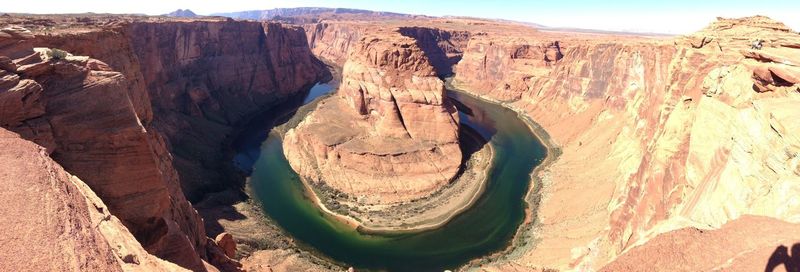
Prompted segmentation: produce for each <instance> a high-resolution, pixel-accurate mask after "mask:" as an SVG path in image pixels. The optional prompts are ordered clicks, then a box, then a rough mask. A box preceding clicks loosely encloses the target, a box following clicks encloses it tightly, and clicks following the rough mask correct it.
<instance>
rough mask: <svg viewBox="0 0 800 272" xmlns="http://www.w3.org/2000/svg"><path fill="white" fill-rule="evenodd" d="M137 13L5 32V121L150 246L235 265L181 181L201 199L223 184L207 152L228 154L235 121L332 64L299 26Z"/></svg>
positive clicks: (177, 257) (0, 74) (1, 54)
mask: <svg viewBox="0 0 800 272" xmlns="http://www.w3.org/2000/svg"><path fill="white" fill-rule="evenodd" d="M139 20H140V19H136V20H134V21H133V22H126V21H122V20H116V19H112V21H111V22H109V23H106V24H104V25H105V26H106V27H97V28H91V27H90V28H88V29H86V28H85V27H82V28H80V30H78V31H75V32H70V30H69V28H65V29H58V30H59V31H61V32H57V33H56V34H55V35H35V36H34V35H28V36H20V35H16V36H10V35H9V36H10V37H5V36H3V37H0V105H2V106H3V107H2V110H0V125H2V126H3V127H5V128H8V129H10V130H13V131H16V132H18V133H19V134H21V135H22V136H23V137H24V138H26V139H30V140H32V141H34V142H36V143H37V144H39V145H41V146H44V147H46V148H47V151H48V152H49V153H52V155H51V156H52V157H53V158H54V159H55V160H56V161H57V162H58V163H59V164H61V165H62V166H64V168H66V169H67V170H68V171H70V173H72V174H74V175H76V176H78V177H80V178H81V179H82V180H84V181H86V183H87V184H88V185H89V187H91V188H92V190H93V191H94V192H96V193H97V194H98V195H99V196H100V198H101V199H103V201H104V202H105V203H106V204H107V205H108V206H109V210H110V212H111V213H112V214H114V215H115V216H117V217H119V218H120V220H121V221H122V222H123V223H124V224H125V226H126V227H128V228H129V229H130V230H131V233H133V234H134V236H135V237H136V238H137V240H138V241H139V242H141V244H142V246H144V248H145V249H147V250H148V251H149V252H151V253H153V254H155V255H157V256H159V257H162V258H164V259H167V260H169V261H172V262H174V263H176V264H178V265H180V266H182V267H185V268H189V269H192V270H196V271H205V270H207V269H212V270H213V269H214V268H213V267H212V268H209V267H208V264H207V263H206V262H211V263H212V264H213V265H215V266H218V267H220V268H223V269H228V268H229V269H237V268H236V267H237V265H238V264H237V263H235V262H231V261H230V259H229V258H228V257H226V256H225V254H224V252H223V251H222V249H220V248H218V247H217V246H216V244H215V243H214V242H213V240H210V239H209V238H207V237H206V233H205V230H204V228H203V222H202V220H201V219H200V217H199V216H198V215H197V212H196V211H195V210H194V209H193V208H192V206H191V204H190V203H189V202H188V201H187V200H186V198H185V197H184V192H183V190H182V189H181V187H182V185H183V187H184V188H188V190H187V191H189V192H190V193H191V194H190V195H191V196H194V197H196V198H199V197H201V196H202V192H203V191H204V190H209V188H211V189H213V188H216V187H215V186H217V187H220V186H225V185H224V183H223V182H224V181H225V180H221V179H219V178H218V176H215V175H218V174H219V172H215V171H218V170H219V169H218V168H216V167H215V165H214V164H209V163H207V162H208V161H205V160H209V161H213V162H214V163H216V164H221V163H222V159H221V158H219V156H221V155H219V154H221V153H222V152H221V151H220V149H221V146H222V142H223V140H224V138H225V137H226V135H228V133H230V131H231V130H232V128H231V127H232V126H233V125H234V124H236V122H239V121H241V120H242V119H243V118H246V117H247V116H248V115H250V114H253V113H255V112H258V111H259V110H262V109H263V107H269V106H270V105H273V104H275V103H278V102H279V101H280V100H281V99H283V98H285V97H287V96H289V95H291V94H294V93H297V92H299V91H301V90H302V89H303V86H306V85H311V84H313V83H314V82H316V81H317V80H318V79H319V78H321V77H322V76H323V75H324V73H323V72H324V67H323V66H322V65H320V63H319V62H318V61H316V59H314V57H313V56H312V55H311V54H310V52H309V51H308V48H307V47H306V46H307V45H306V41H305V37H304V35H303V31H302V30H301V29H299V28H290V27H283V26H281V25H278V24H265V25H262V24H261V23H255V22H247V23H246V22H227V21H225V22H223V21H213V20H207V21H193V22H171V21H170V22H151V21H147V20H144V19H141V20H142V21H139ZM23 21H24V20H23ZM38 22H39V20H32V21H31V22H29V24H31V25H33V26H37V24H38ZM16 32H20V31H16ZM16 32H15V33H16ZM34 33H35V32H34ZM229 40H237V41H247V43H242V44H240V43H238V42H237V43H229V42H226V41H229ZM38 47H46V48H45V49H44V50H45V51H41V50H38V49H37V50H35V49H34V48H38ZM56 47H57V48H60V49H63V50H64V51H63V53H62V51H61V50H59V51H55V50H52V49H49V48H56ZM46 50H50V51H46ZM48 52H50V53H48ZM52 52H58V53H57V54H52ZM69 53H72V54H75V55H84V56H87V55H88V56H92V58H89V57H77V56H72V54H69ZM62 55H63V56H62ZM207 154H214V155H213V156H206V155H207ZM173 155H174V156H173ZM214 156H216V157H214ZM176 168H177V169H178V170H179V171H180V173H183V174H181V175H180V177H179V175H178V173H179V172H178V171H176V170H175V169H176ZM204 173H213V174H214V175H212V174H209V175H203V174H204ZM220 183H223V184H222V185H221V184H220ZM215 262H218V263H215Z"/></svg>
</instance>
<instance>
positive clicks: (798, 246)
mask: <svg viewBox="0 0 800 272" xmlns="http://www.w3.org/2000/svg"><path fill="white" fill-rule="evenodd" d="M789 254H790V252H789V248H788V247H786V246H784V245H780V246H778V247H777V248H775V251H773V252H772V255H771V256H769V261H767V267H766V268H765V269H764V271H765V272H772V271H782V270H776V269H777V268H778V267H780V265H783V266H784V268H786V271H788V272H800V243H795V244H794V245H792V248H791V255H789Z"/></svg>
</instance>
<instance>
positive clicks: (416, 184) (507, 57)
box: [0, 10, 800, 271]
mask: <svg viewBox="0 0 800 272" xmlns="http://www.w3.org/2000/svg"><path fill="white" fill-rule="evenodd" d="M341 12H343V13H346V14H348V15H342V14H337V12H336V11H335V10H334V11H331V10H324V11H323V13H326V14H322V15H319V16H316V15H315V13H314V12H306V11H294V12H289V13H280V14H274V15H280V16H289V17H291V16H296V17H297V18H298V19H296V20H289V21H292V22H293V23H297V24H298V25H289V24H281V23H275V22H255V21H237V20H232V19H227V18H219V17H199V18H191V19H183V18H166V17H140V16H121V15H120V16H117V15H91V16H89V15H87V16H82V15H77V16H33V15H13V16H6V17H0V22H2V25H9V26H8V27H3V28H1V29H0V126H2V128H0V144H2V145H1V146H2V148H3V150H4V152H3V153H2V154H0V156H2V160H0V161H2V163H3V164H4V166H5V167H3V170H2V171H0V173H2V174H0V176H2V177H3V179H4V184H3V186H4V187H5V188H3V189H4V190H3V191H4V193H3V194H2V195H0V196H2V199H3V200H5V201H7V202H15V203H21V204H20V207H4V208H3V209H4V212H3V214H5V215H8V217H9V218H13V219H14V220H10V221H6V222H5V223H4V224H5V225H7V227H6V228H5V229H6V231H5V232H4V233H3V234H2V235H0V240H1V241H8V242H9V244H10V245H11V246H12V247H13V248H15V249H24V250H25V251H22V252H24V253H25V254H18V253H17V252H9V251H3V252H2V254H0V260H2V263H3V265H5V264H13V265H15V266H9V267H10V268H9V269H12V268H19V269H21V270H25V268H24V267H21V266H22V265H23V264H25V262H26V260H27V259H24V258H23V256H36V258H33V259H35V260H36V262H35V263H33V265H34V266H38V267H39V268H42V269H44V270H48V269H47V268H50V270H73V271H79V270H86V269H96V270H104V271H106V270H115V271H116V270H128V271H153V270H162V271H180V270H183V269H189V270H194V271H216V270H222V271H237V270H241V269H243V268H245V269H247V270H249V271H273V270H276V271H306V270H336V269H339V268H337V267H335V266H334V265H331V264H330V263H328V262H327V261H324V260H323V261H320V260H317V259H314V258H309V257H307V255H306V254H304V253H303V252H305V249H303V250H300V249H298V246H297V245H290V246H288V247H286V248H272V249H267V250H251V251H250V252H248V253H247V255H241V254H239V255H238V256H237V253H236V251H237V250H236V249H237V248H239V249H242V248H243V247H244V246H245V245H243V244H242V243H236V242H232V240H238V241H237V242H240V241H242V240H243V238H242V237H237V235H238V234H239V233H243V234H242V235H245V234H244V233H246V232H247V231H242V229H237V228H241V226H242V225H243V224H251V223H252V224H254V225H258V226H260V227H258V228H266V227H263V225H268V226H271V227H273V228H278V227H279V226H278V227H276V226H274V225H270V224H274V223H271V222H270V221H269V220H267V219H265V220H261V221H258V223H254V222H255V221H256V219H254V218H256V217H257V216H256V215H253V214H254V213H258V212H260V210H259V209H257V208H254V207H252V206H248V207H249V208H248V207H246V208H242V205H245V206H246V205H250V204H247V202H240V204H236V205H239V206H236V207H237V209H239V211H240V213H241V214H246V215H247V216H242V217H244V218H222V219H220V218H205V219H203V218H201V216H200V215H199V214H198V212H197V211H196V210H195V207H194V206H193V203H194V204H197V203H201V202H205V201H204V200H208V199H209V198H210V195H213V194H214V193H218V192H234V194H236V195H237V197H236V198H237V201H241V199H238V197H240V196H241V195H244V194H247V190H246V188H247V185H246V184H244V179H241V178H240V177H236V175H234V174H232V173H233V172H232V170H231V169H230V168H231V166H230V162H229V161H230V160H229V158H228V155H229V154H228V153H229V152H228V151H227V150H226V146H227V145H229V144H230V143H229V142H230V138H231V137H233V136H235V134H236V133H237V130H239V129H241V127H242V126H243V125H242V124H243V123H245V122H247V121H248V120H249V119H251V118H253V117H254V116H255V115H257V114H259V113H260V112H263V111H264V110H266V109H269V108H272V107H275V106H276V105H280V104H281V103H282V102H284V101H285V100H286V99H288V98H289V97H292V96H294V95H298V94H302V93H303V92H304V91H306V90H308V88H310V87H311V86H312V85H313V84H315V83H317V82H319V81H326V80H328V79H330V78H331V77H332V75H331V73H330V72H329V70H328V69H329V67H326V63H327V64H328V65H330V66H334V67H340V68H341V84H340V85H339V88H338V90H337V91H336V93H335V94H333V95H331V96H330V97H327V98H324V100H322V101H320V102H319V103H318V104H316V106H315V108H314V110H313V111H311V112H310V113H309V114H308V115H307V116H305V118H303V121H301V122H300V123H299V125H297V126H296V127H295V128H294V129H292V130H289V132H287V133H286V135H285V138H284V142H283V143H282V148H283V152H284V154H285V156H286V159H287V161H288V163H289V164H290V165H291V168H292V169H294V170H295V171H296V172H297V174H299V175H300V176H303V177H305V178H307V179H308V180H311V181H312V183H324V184H325V185H326V186H329V187H331V188H333V189H335V190H336V191H339V192H342V193H344V194H346V195H350V196H353V197H356V198H359V200H358V201H359V202H360V203H363V204H365V205H375V204H387V203H388V204H393V203H400V202H408V201H412V200H415V199H419V198H423V197H426V196H429V195H431V194H432V193H433V192H435V191H437V190H439V189H440V188H442V187H443V186H445V185H447V184H448V183H450V182H451V181H452V180H453V177H454V176H456V175H457V172H458V171H459V168H460V167H461V164H462V155H463V154H462V151H461V150H460V149H459V143H460V141H461V140H463V139H460V138H459V132H460V124H461V121H462V120H461V119H460V117H459V115H458V113H457V111H456V107H455V105H454V102H453V100H451V98H450V97H449V96H448V95H447V92H446V89H449V88H446V85H452V87H454V88H457V89H460V90H463V91H466V92H468V93H470V94H471V95H475V96H477V97H480V98H482V99H485V100H488V101H493V102H494V103H497V104H501V105H503V106H505V107H507V108H510V109H512V110H514V111H515V112H516V113H517V114H518V115H519V116H520V118H522V119H524V120H526V121H532V122H529V125H530V126H532V128H533V130H534V132H536V135H537V136H538V137H539V138H541V140H542V141H543V142H545V143H547V144H548V145H549V146H548V148H549V149H548V152H547V153H548V155H547V156H548V157H547V159H546V160H547V162H546V163H545V164H542V165H541V166H539V167H538V168H537V170H536V171H534V172H533V173H532V175H531V177H530V178H531V185H530V189H529V190H530V192H529V193H528V195H527V197H526V200H527V205H528V206H527V209H526V212H525V220H524V222H523V223H522V226H520V227H519V229H518V231H517V234H516V236H515V238H514V239H512V242H510V243H511V246H509V247H508V249H507V250H503V251H502V252H498V253H496V254H491V256H488V257H487V258H486V259H485V260H483V261H473V262H470V263H467V264H464V267H462V268H463V269H476V270H479V271H543V270H550V269H553V270H581V271H586V270H589V271H593V270H605V271H620V270H640V269H647V268H652V269H655V270H669V268H675V269H677V270H685V271H697V270H712V269H720V270H735V271H751V270H755V269H758V270H760V269H762V268H764V267H766V266H767V265H769V264H768V263H772V261H771V260H770V259H771V258H772V257H771V255H770V254H775V253H774V252H773V251H775V252H777V251H778V250H779V249H781V246H783V249H784V250H786V248H793V247H792V244H795V243H798V242H799V241H800V240H798V239H800V238H799V237H797V235H796V233H797V229H798V226H800V225H798V224H800V198H798V195H800V194H799V193H800V157H799V156H798V154H800V138H798V136H797V135H800V126H798V125H797V122H796V121H795V120H797V119H798V118H800V111H798V110H797V107H796V105H798V102H800V34H798V33H797V32H794V31H793V30H791V29H789V28H788V27H786V26H785V25H784V24H782V23H780V22H777V21H774V20H772V19H770V18H767V17H763V16H754V17H746V18H737V19H726V18H718V19H717V20H716V21H715V22H713V23H711V24H710V25H709V26H708V27H706V28H704V29H702V30H700V31H698V32H695V33H693V34H689V35H686V36H676V37H664V36H657V37H651V36H642V35H622V34H591V33H589V34H587V33H575V32H564V31H545V30H537V29H535V28H532V27H528V26H523V25H520V24H516V23H513V22H505V21H493V20H483V19H474V18H457V17H456V18H435V17H421V16H420V17H414V16H399V15H396V14H388V15H386V14H380V13H362V12H353V13H348V12H347V10H343V11H341ZM327 13H333V15H331V14H327ZM259 14H261V13H259ZM259 16H260V15H259ZM264 16H266V15H264ZM269 16H273V15H269ZM376 17H377V18H376ZM387 17H388V18H390V19H387ZM308 18H312V19H308ZM259 19H261V18H259ZM753 39H761V40H763V41H764V42H763V48H761V49H760V50H756V49H752V48H751V43H752V40H753ZM231 41H236V42H231ZM444 76H452V78H450V79H449V80H448V81H447V82H448V84H445V82H444V81H443V80H442V79H440V77H444ZM534 122H535V123H534ZM312 193H313V192H312ZM42 196H43V197H42ZM196 206H202V205H196ZM248 209H250V210H249V212H244V211H245V210H248ZM253 210H255V212H253ZM26 215H36V216H33V217H27V216H26ZM204 220H205V221H204ZM215 220H217V221H218V222H212V221H215ZM42 222H45V223H42ZM52 222H55V224H52ZM236 222H240V223H241V224H239V225H237V223H236ZM209 224H218V225H222V227H221V228H222V230H223V231H226V232H231V233H234V236H233V237H231V236H230V235H229V234H227V233H222V234H220V233H219V232H220V231H217V230H215V231H213V232H212V231H209V230H207V227H206V226H207V225H209ZM30 227H36V228H35V229H34V230H35V231H29V230H28V228H30ZM32 233H35V235H34V234H32ZM218 234H220V235H219V236H217V235H218ZM211 237H219V238H218V239H215V238H211ZM61 238H66V239H64V240H62V239H61ZM54 239H58V241H63V242H59V243H58V244H57V245H55V246H54V247H57V248H58V250H60V251H64V252H72V253H70V254H63V255H58V256H56V255H54V254H46V253H48V252H50V251H55V250H54V249H53V248H52V247H49V248H44V246H42V244H44V243H45V242H46V241H50V240H54ZM274 239H276V240H277V239H283V238H274ZM287 243H289V244H291V243H290V242H287ZM795 247H796V245H795ZM261 249H263V248H261ZM709 251H710V252H713V253H714V254H706V253H707V252H709ZM298 252H299V253H298ZM312 252H313V251H312ZM792 252H794V251H792ZM793 254H794V253H793ZM87 256H95V257H92V258H88V257H87ZM793 256H794V255H793ZM787 258H788V257H787ZM54 263H61V264H63V265H60V266H58V267H53V266H52V264H54ZM320 263H322V264H320ZM25 265H27V264H25ZM778 265H780V264H778ZM787 267H788V264H787Z"/></svg>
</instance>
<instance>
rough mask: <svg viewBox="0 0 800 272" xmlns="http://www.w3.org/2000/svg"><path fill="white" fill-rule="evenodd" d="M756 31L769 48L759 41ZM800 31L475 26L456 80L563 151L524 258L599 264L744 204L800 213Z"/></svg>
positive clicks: (772, 212)
mask: <svg viewBox="0 0 800 272" xmlns="http://www.w3.org/2000/svg"><path fill="white" fill-rule="evenodd" d="M759 37H760V38H762V39H764V40H766V42H765V45H766V47H765V49H764V50H760V51H753V50H750V49H749V47H750V43H751V40H749V39H754V38H759ZM798 39H800V35H797V34H796V33H793V32H790V31H788V30H787V28H786V27H785V26H783V25H782V24H780V23H777V22H774V21H771V20H769V19H768V18H764V17H751V18H743V19H721V20H720V21H718V22H717V23H714V24H712V26H710V27H709V28H707V29H705V30H703V31H701V32H698V33H696V34H694V35H692V36H687V37H677V38H674V39H672V40H663V39H648V38H640V37H594V38H592V39H577V38H575V37H570V36H569V35H564V36H558V35H556V34H555V33H542V34H540V35H538V36H532V37H522V38H520V37H517V36H514V37H507V36H501V37H496V36H479V37H476V38H473V39H471V40H470V44H469V46H468V48H467V49H466V50H465V53H464V57H463V60H462V61H461V62H459V64H458V65H457V67H456V68H455V70H456V82H457V83H458V84H461V86H463V87H464V88H465V89H467V90H471V91H474V92H476V93H478V94H481V95H483V96H484V97H487V98H491V99H496V100H503V101H507V102H509V103H510V105H511V106H512V107H514V108H516V109H517V110H519V111H521V112H524V113H526V114H527V115H528V116H530V117H532V119H533V120H536V121H537V122H538V123H539V124H541V125H542V126H543V127H544V128H545V130H547V132H548V133H549V134H550V136H551V137H552V140H553V141H554V142H556V143H557V144H558V145H559V146H560V147H561V150H562V151H563V154H562V155H561V156H560V157H559V159H558V160H557V161H556V162H555V163H554V164H553V165H552V166H551V167H549V168H548V169H547V170H546V171H545V172H544V173H543V174H542V177H543V179H544V184H545V188H544V199H543V200H542V202H541V206H540V210H539V220H541V221H540V222H541V224H542V225H541V227H540V228H539V230H538V231H537V235H539V236H540V237H542V240H541V242H540V243H538V244H537V247H536V248H535V249H532V250H530V251H528V253H526V254H525V256H524V257H522V258H521V260H539V262H540V263H542V264H546V265H547V266H550V267H555V268H575V269H597V268H599V267H600V266H602V264H604V263H605V262H607V261H609V260H612V259H614V258H615V257H616V256H617V254H619V253H621V252H624V251H626V250H628V249H630V248H631V247H633V246H634V245H637V244H641V243H644V242H646V241H648V240H649V239H650V238H652V237H654V236H655V235H656V234H658V233H662V232H665V231H668V230H672V229H676V228H682V227H686V226H704V227H705V228H708V227H712V228H718V227H720V226H722V225H723V224H724V223H725V222H728V221H730V220H733V219H736V218H738V217H739V216H741V215H744V214H755V215H764V216H770V217H775V218H778V219H782V220H786V221H789V222H795V223H798V222H800V218H798V217H797V214H798V212H799V211H800V210H798V209H800V206H798V205H795V203H798V202H797V192H798V187H797V186H796V184H798V183H797V181H798V178H800V177H799V176H798V174H800V172H798V171H797V159H796V157H795V155H793V154H796V153H797V151H796V147H797V146H798V143H800V142H797V139H796V138H794V137H792V136H789V135H791V133H792V132H791V131H792V129H794V128H793V127H794V126H792V125H787V124H789V123H790V121H789V120H793V119H794V118H797V114H798V112H797V111H796V110H794V108H793V107H792V106H790V105H794V104H796V103H797V102H798V98H800V97H798V85H796V82H795V81H793V80H794V79H793V73H792V71H793V66H792V63H793V62H792V61H790V59H792V56H793V55H794V54H796V53H794V52H796V51H797V49H794V48H792V47H791V45H792V44H795V43H796V41H797V40H798ZM704 40H705V42H703V41H704ZM556 41H557V43H556ZM709 41H710V42H709ZM532 48H535V50H533V51H531V50H530V49H532ZM525 52H528V53H525ZM530 52H533V53H534V54H529V53H530ZM559 52H560V53H559ZM520 53H523V54H520ZM558 55H562V56H563V57H561V58H559V57H556V58H551V57H550V56H558ZM519 56H523V57H519ZM767 56H769V57H767ZM575 169H580V170H579V171H577V170H575ZM565 210H567V211H569V212H564V211H565Z"/></svg>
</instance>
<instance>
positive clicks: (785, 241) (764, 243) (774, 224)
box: [601, 216, 800, 271]
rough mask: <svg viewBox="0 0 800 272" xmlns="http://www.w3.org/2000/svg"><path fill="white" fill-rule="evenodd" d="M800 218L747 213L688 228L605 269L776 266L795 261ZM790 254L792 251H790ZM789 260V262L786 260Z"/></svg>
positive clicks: (657, 239) (660, 237) (750, 268)
mask: <svg viewBox="0 0 800 272" xmlns="http://www.w3.org/2000/svg"><path fill="white" fill-rule="evenodd" d="M798 241H800V224H792V223H787V222H785V221H781V220H777V219H773V218H768V217H761V216H742V217H741V218H738V219H735V220H733V221H731V222H728V223H726V224H725V225H723V226H722V227H721V228H719V229H716V230H702V229H697V228H684V229H679V230H674V231H671V232H667V233H664V234H660V235H658V236H656V237H655V238H653V239H652V240H650V241H649V242H648V243H646V244H644V245H641V246H637V247H634V248H633V249H631V250H630V251H628V252H626V253H625V254H623V255H622V256H620V257H619V258H617V260H615V261H614V262H612V263H610V264H608V265H606V266H605V267H603V269H602V270H601V271H631V270H638V269H641V268H642V267H650V268H654V269H655V270H664V271H666V270H672V271H676V270H678V271H711V270H722V271H761V270H766V271H773V269H778V270H780V267H783V268H785V269H786V270H787V271H791V269H790V268H789V267H790V266H788V265H791V267H794V265H796V263H797V262H796V261H795V260H797V259H798V258H800V255H796V254H798V253H800V250H798V249H800V243H798ZM790 254H791V255H790ZM784 265H787V266H784Z"/></svg>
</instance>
